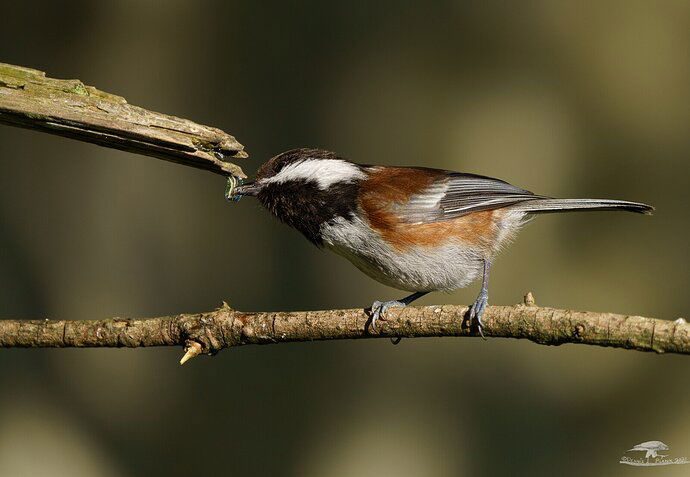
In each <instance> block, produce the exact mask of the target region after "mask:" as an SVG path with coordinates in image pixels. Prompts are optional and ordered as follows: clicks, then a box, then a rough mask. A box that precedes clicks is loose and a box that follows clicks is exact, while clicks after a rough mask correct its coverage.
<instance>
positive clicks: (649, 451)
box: [620, 441, 690, 466]
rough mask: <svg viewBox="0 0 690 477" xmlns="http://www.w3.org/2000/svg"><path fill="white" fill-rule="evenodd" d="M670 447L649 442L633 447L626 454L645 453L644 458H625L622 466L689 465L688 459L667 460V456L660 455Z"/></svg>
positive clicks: (622, 459)
mask: <svg viewBox="0 0 690 477" xmlns="http://www.w3.org/2000/svg"><path fill="white" fill-rule="evenodd" d="M669 449H670V448H669V446H668V445H666V444H664V443H663V442H661V441H647V442H642V443H640V444H637V445H635V446H633V447H632V448H630V449H628V450H627V451H625V452H644V457H639V458H631V457H627V456H623V457H621V459H620V463H621V464H627V465H635V466H651V465H669V464H688V463H690V461H688V459H687V458H686V457H677V458H675V459H667V458H666V457H668V455H667V454H660V453H659V452H661V451H667V450H669Z"/></svg>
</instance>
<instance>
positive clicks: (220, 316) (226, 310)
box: [177, 302, 234, 364]
mask: <svg viewBox="0 0 690 477" xmlns="http://www.w3.org/2000/svg"><path fill="white" fill-rule="evenodd" d="M233 316H234V311H233V310H232V308H230V306H229V305H228V304H227V303H225V302H223V306H221V307H220V308H219V309H217V310H216V311H212V312H210V313H201V314H198V315H185V316H182V317H180V319H179V322H178V323H177V326H178V327H179V331H180V338H181V341H182V340H183V341H184V343H185V354H184V356H183V357H182V360H180V364H184V363H185V362H186V361H188V360H190V359H192V358H194V357H196V356H198V355H200V354H202V353H203V354H208V355H214V354H216V353H218V351H220V350H222V349H223V348H228V347H230V346H231V345H232V338H231V337H230V336H229V335H228V334H227V333H226V330H230V329H231V328H232V320H233Z"/></svg>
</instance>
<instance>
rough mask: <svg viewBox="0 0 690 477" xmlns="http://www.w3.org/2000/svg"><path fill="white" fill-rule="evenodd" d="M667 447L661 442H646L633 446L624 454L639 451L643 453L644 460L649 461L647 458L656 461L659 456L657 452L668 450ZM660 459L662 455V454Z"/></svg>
mask: <svg viewBox="0 0 690 477" xmlns="http://www.w3.org/2000/svg"><path fill="white" fill-rule="evenodd" d="M668 449H669V447H668V446H667V445H666V444H664V443H663V442H661V441H647V442H643V443H641V444H637V445H636V446H633V448H632V449H628V450H627V451H626V452H632V451H639V452H645V456H644V457H645V459H647V461H649V458H650V457H651V458H653V459H656V458H657V457H658V455H659V454H657V452H659V451H666V450H668ZM662 457H664V455H663V454H662Z"/></svg>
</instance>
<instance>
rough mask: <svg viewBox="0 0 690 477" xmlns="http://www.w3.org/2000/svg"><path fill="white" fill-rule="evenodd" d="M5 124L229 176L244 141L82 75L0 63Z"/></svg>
mask: <svg viewBox="0 0 690 477" xmlns="http://www.w3.org/2000/svg"><path fill="white" fill-rule="evenodd" d="M0 123H4V124H8V125H11V126H19V127H22V128H27V129H34V130H37V131H42V132H47V133H50V134H57V135H59V136H65V137H68V138H72V139H78V140H80V141H86V142H90V143H94V144H98V145H101V146H106V147H112V148H115V149H121V150H123V151H129V152H134V153H137V154H144V155H146V156H152V157H157V158H160V159H165V160H167V161H172V162H176V163H178V164H183V165H186V166H192V167H196V168H200V169H205V170H208V171H211V172H215V173H217V174H222V175H225V176H228V175H234V176H237V177H242V178H244V177H246V175H245V174H244V172H242V169H241V168H240V167H239V166H238V165H237V164H234V163H233V162H231V161H232V160H235V159H243V158H246V157H247V153H246V152H244V146H242V144H240V143H239V142H237V140H236V139H235V138H234V137H232V136H231V135H229V134H227V133H225V132H223V131H221V130H220V129H217V128H212V127H209V126H203V125H201V124H197V123H195V122H193V121H190V120H188V119H181V118H176V117H174V116H168V115H167V114H161V113H156V112H153V111H148V110H146V109H143V108H139V107H137V106H132V105H131V104H127V101H126V100H125V99H124V98H122V97H120V96H116V95H113V94H109V93H105V92H103V91H99V90H97V89H96V88H94V87H92V86H85V85H84V83H82V82H81V81H79V80H58V79H52V78H46V76H45V73H43V72H41V71H37V70H33V69H30V68H24V67H21V66H13V65H8V64H4V63H0Z"/></svg>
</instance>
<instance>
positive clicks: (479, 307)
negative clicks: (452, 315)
mask: <svg viewBox="0 0 690 477" xmlns="http://www.w3.org/2000/svg"><path fill="white" fill-rule="evenodd" d="M483 261H484V274H483V275H482V289H481V290H480V291H479V296H477V299H476V300H475V301H474V303H473V304H472V306H471V307H470V323H471V322H472V320H474V319H476V320H477V328H478V329H479V334H480V335H481V337H482V338H484V333H483V332H482V315H483V314H484V309H485V308H486V305H487V303H488V302H489V269H490V268H491V261H489V259H488V258H485V259H484V260H483ZM484 339H486V338H484Z"/></svg>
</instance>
